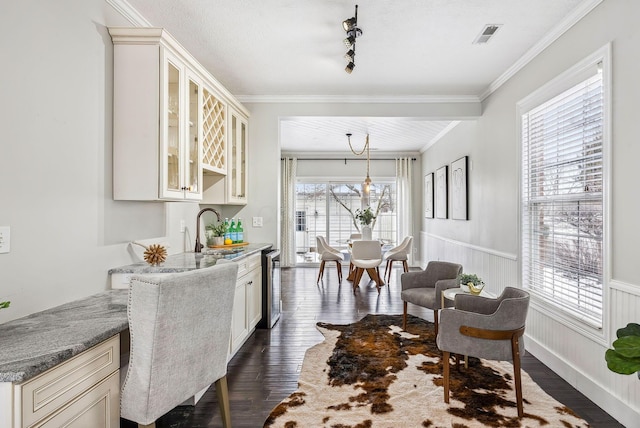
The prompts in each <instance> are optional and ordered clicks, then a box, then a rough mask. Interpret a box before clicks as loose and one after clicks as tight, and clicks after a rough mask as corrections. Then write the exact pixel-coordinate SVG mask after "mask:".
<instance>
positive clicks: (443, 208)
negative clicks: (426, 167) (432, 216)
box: [435, 165, 449, 218]
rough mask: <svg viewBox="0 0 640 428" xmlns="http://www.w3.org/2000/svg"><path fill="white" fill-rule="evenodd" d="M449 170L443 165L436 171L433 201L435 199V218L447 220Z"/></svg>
mask: <svg viewBox="0 0 640 428" xmlns="http://www.w3.org/2000/svg"><path fill="white" fill-rule="evenodd" d="M448 178H449V169H448V166H447V165H445V166H443V167H440V168H438V169H437V170H436V177H435V199H436V217H437V218H449V192H448V190H449V186H448Z"/></svg>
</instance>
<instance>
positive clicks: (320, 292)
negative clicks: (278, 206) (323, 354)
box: [122, 266, 622, 428]
mask: <svg viewBox="0 0 640 428" xmlns="http://www.w3.org/2000/svg"><path fill="white" fill-rule="evenodd" d="M381 273H382V272H381ZM400 273H401V270H400V269H394V272H393V275H391V283H390V285H389V286H388V287H387V286H385V287H384V288H383V289H382V290H381V292H380V294H378V292H377V291H376V287H375V285H374V284H373V282H370V283H369V284H366V280H367V279H368V277H367V275H365V276H364V278H363V279H362V281H361V284H360V287H359V290H358V291H357V292H356V293H355V295H354V293H353V291H352V286H351V283H350V282H348V281H346V279H345V280H343V282H342V284H339V283H338V280H337V274H336V271H335V268H334V267H333V266H327V268H326V269H325V274H324V280H323V281H322V282H320V284H318V285H316V277H317V274H318V269H317V268H291V269H282V270H281V278H282V304H283V313H282V316H281V317H280V320H279V321H278V323H277V324H276V325H275V326H274V328H273V329H271V330H256V332H255V333H254V334H253V335H252V336H251V337H250V338H249V339H248V341H247V342H246V343H245V344H244V346H243V347H242V348H241V349H240V351H239V352H238V353H237V354H236V355H235V356H234V358H233V359H232V360H231V362H230V363H229V367H228V375H227V378H228V383H229V395H230V400H231V419H232V423H233V426H234V427H235V428H259V427H262V426H263V423H264V421H265V419H266V418H267V416H268V415H269V413H270V412H271V410H272V409H273V407H275V406H276V405H277V404H278V403H279V402H280V401H281V400H282V399H284V398H285V397H287V396H288V395H289V394H291V393H292V392H293V391H294V390H295V389H296V387H297V382H298V375H299V372H300V368H301V366H302V360H303V358H304V353H305V351H306V350H307V349H308V348H309V347H311V346H313V345H315V344H316V343H319V342H320V341H322V339H323V336H322V335H321V334H320V333H319V332H318V331H317V330H316V328H315V324H316V322H318V321H325V322H331V323H345V324H346V323H351V322H354V321H357V320H358V319H360V318H362V317H363V316H365V315H366V314H369V313H383V314H401V313H402V301H401V300H400V284H399V278H400ZM344 277H345V278H346V271H345V275H344ZM409 312H410V313H411V314H413V315H416V316H420V317H423V318H425V319H428V320H430V321H433V316H432V313H433V312H432V311H431V310H425V309H422V308H418V307H415V306H412V305H409ZM522 366H523V369H524V370H525V371H526V372H527V373H529V375H531V377H532V378H533V379H534V380H535V381H536V382H537V383H538V384H539V385H540V386H541V387H542V388H543V389H544V390H545V391H546V392H547V393H548V394H550V395H551V396H553V397H554V398H555V399H556V400H558V401H560V402H562V403H563V404H565V405H567V406H568V407H570V408H571V409H573V410H574V411H575V412H576V413H577V414H578V415H580V416H581V417H582V418H584V419H585V420H586V421H587V422H589V424H591V426H593V427H603V428H609V427H622V425H621V424H619V423H618V422H617V421H616V420H615V419H613V418H612V417H611V416H609V415H608V414H607V413H606V412H604V411H603V410H602V409H600V408H599V407H598V406H596V405H595V404H594V403H593V402H591V401H590V400H589V399H587V398H586V397H584V396H583V395H582V394H580V393H579V392H578V391H577V390H576V389H574V388H573V387H571V386H570V385H569V384H568V383H566V382H565V381H564V380H562V379H561V378H560V377H558V376H557V375H556V374H555V373H554V372H552V371H551V370H550V369H549V368H547V367H546V366H544V365H543V364H542V363H540V362H539V361H538V360H537V359H536V358H535V357H534V356H532V355H529V354H527V355H526V356H525V357H524V358H523V362H522ZM135 426H136V425H135V424H132V423H130V422H129V421H125V420H122V427H124V428H129V427H135ZM221 426H222V421H221V419H220V414H219V411H218V402H217V399H216V394H215V387H211V388H209V391H207V393H206V394H205V395H204V396H203V397H202V399H201V400H200V402H199V403H198V404H197V405H196V406H195V407H187V406H181V407H178V408H176V409H174V410H173V411H171V412H170V413H168V414H167V415H165V416H163V417H162V418H160V419H159V420H158V422H157V428H167V427H171V428H186V427H189V428H191V427H194V428H196V427H221ZM304 428H313V427H304Z"/></svg>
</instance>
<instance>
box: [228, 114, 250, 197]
mask: <svg viewBox="0 0 640 428" xmlns="http://www.w3.org/2000/svg"><path fill="white" fill-rule="evenodd" d="M229 112H230V114H229V118H230V125H229V137H230V139H231V141H230V144H229V166H228V169H227V174H228V181H227V185H228V186H229V188H228V200H227V202H228V203H236V204H246V203H247V161H248V160H247V141H248V132H249V129H248V125H247V119H246V118H244V117H243V116H241V115H240V114H239V113H238V112H236V111H235V110H233V109H231V108H230V109H229Z"/></svg>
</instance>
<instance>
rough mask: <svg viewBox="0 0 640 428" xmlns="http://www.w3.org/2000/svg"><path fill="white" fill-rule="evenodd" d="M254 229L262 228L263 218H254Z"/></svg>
mask: <svg viewBox="0 0 640 428" xmlns="http://www.w3.org/2000/svg"><path fill="white" fill-rule="evenodd" d="M253 227H262V217H254V218H253Z"/></svg>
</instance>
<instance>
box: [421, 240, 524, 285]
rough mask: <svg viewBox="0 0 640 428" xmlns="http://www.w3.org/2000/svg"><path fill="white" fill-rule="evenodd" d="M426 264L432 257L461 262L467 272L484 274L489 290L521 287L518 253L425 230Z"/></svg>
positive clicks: (422, 243)
mask: <svg viewBox="0 0 640 428" xmlns="http://www.w3.org/2000/svg"><path fill="white" fill-rule="evenodd" d="M420 243H421V245H422V248H421V249H420V254H424V260H425V261H426V262H425V263H424V266H423V267H425V266H426V264H427V262H428V261H429V260H442V261H447V262H454V263H460V264H461V265H462V268H463V270H464V272H467V273H475V274H477V275H478V276H479V277H480V278H482V279H483V280H484V282H485V284H486V287H487V290H488V291H491V292H492V293H496V294H498V293H500V292H502V290H503V289H504V287H507V286H514V287H518V286H519V284H518V258H517V256H516V255H515V254H508V253H501V252H498V251H493V250H490V249H488V248H482V247H478V246H475V245H470V244H466V243H463V242H459V241H454V240H451V239H447V238H442V237H439V236H436V235H432V234H429V233H425V232H422V233H421V236H420Z"/></svg>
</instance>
